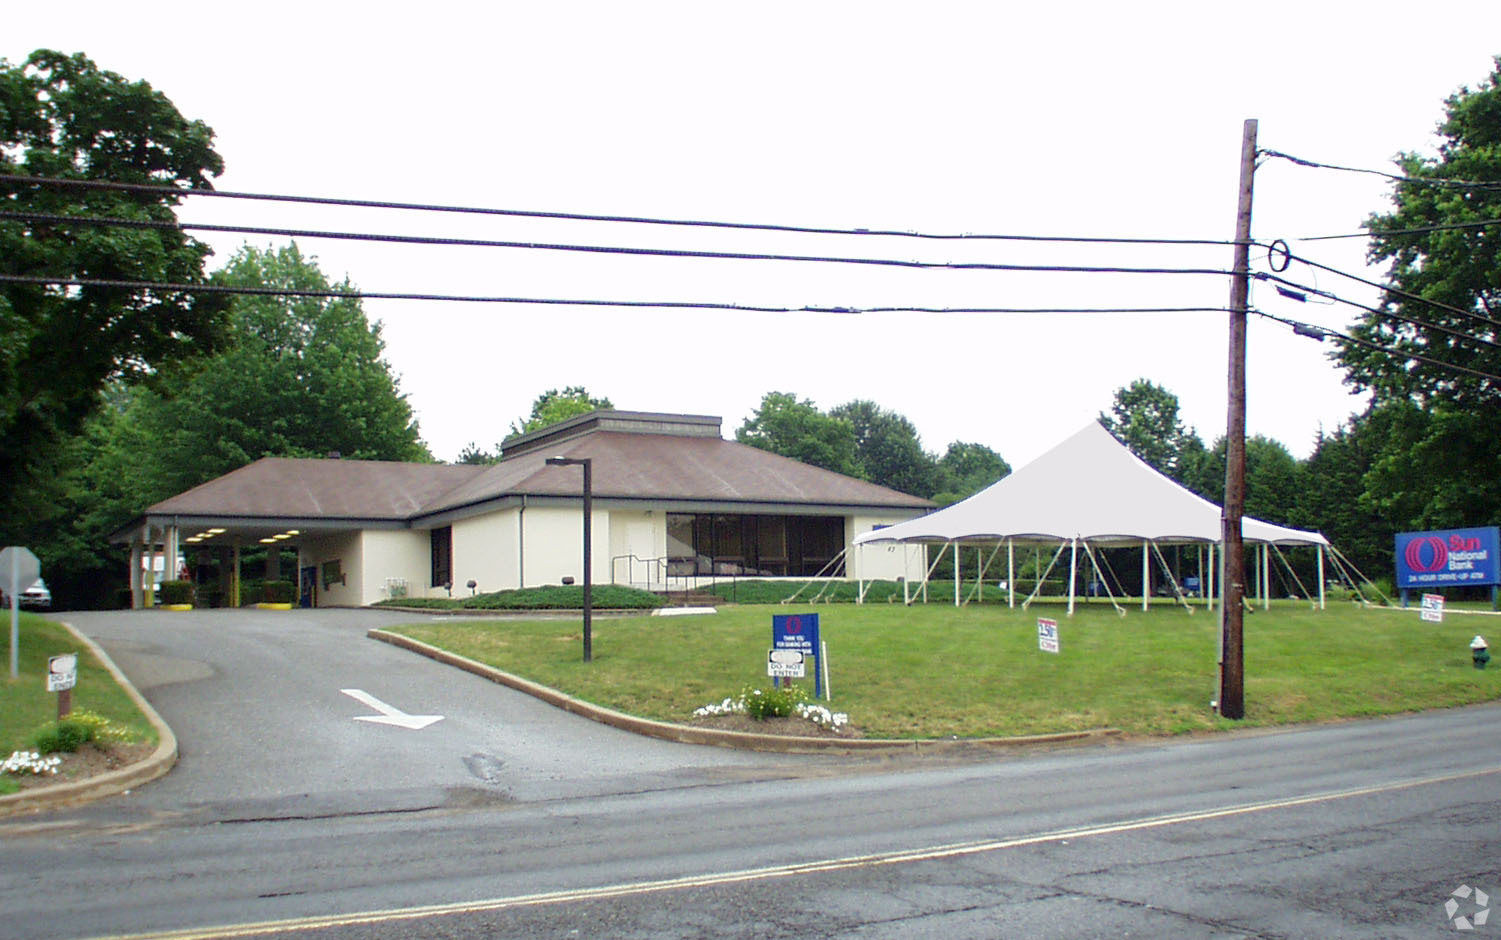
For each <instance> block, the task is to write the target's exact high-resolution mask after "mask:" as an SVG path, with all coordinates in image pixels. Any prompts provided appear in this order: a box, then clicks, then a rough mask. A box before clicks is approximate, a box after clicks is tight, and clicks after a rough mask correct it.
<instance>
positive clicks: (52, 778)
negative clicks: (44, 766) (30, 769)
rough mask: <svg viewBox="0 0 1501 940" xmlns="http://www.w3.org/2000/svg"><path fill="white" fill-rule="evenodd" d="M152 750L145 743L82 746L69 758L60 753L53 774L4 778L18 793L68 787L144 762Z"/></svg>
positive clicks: (13, 775)
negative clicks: (10, 781)
mask: <svg viewBox="0 0 1501 940" xmlns="http://www.w3.org/2000/svg"><path fill="white" fill-rule="evenodd" d="M154 750H156V745H154V744H146V743H138V744H111V745H107V746H105V747H99V746H98V745H95V744H85V745H84V746H83V747H80V748H79V749H78V750H77V751H75V752H73V753H72V754H68V753H65V752H64V753H59V754H58V755H57V756H58V757H61V758H62V759H63V762H62V764H61V765H60V766H59V767H58V768H57V773H56V774H7V775H6V777H7V779H9V780H13V781H15V782H16V783H17V784H18V785H19V786H20V787H21V789H22V790H33V789H37V788H40V787H50V786H55V785H56V784H59V783H72V782H74V781H76V780H87V779H88V778H89V777H97V776H98V775H100V774H103V773H108V772H109V771H111V770H119V769H120V768H121V767H128V766H130V765H131V764H134V763H135V762H136V761H139V760H145V759H146V758H147V757H149V756H150V755H151V752H152V751H154Z"/></svg>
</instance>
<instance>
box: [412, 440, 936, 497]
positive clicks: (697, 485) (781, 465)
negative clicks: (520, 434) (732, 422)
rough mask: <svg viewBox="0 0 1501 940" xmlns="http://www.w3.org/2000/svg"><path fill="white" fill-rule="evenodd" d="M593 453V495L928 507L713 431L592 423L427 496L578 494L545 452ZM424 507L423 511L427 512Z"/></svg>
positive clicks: (568, 472) (571, 478)
mask: <svg viewBox="0 0 1501 940" xmlns="http://www.w3.org/2000/svg"><path fill="white" fill-rule="evenodd" d="M552 456H563V457H574V458H578V457H588V458H591V459H592V460H593V462H594V463H593V476H594V480H593V486H594V496H595V498H596V499H608V498H616V499H662V500H695V501H697V500H704V501H715V502H737V503H790V504H814V505H821V506H824V505H826V506H873V507H874V506H879V507H897V508H902V509H916V510H922V509H928V508H931V507H932V505H933V504H932V503H931V502H929V501H928V500H925V499H921V498H919V497H916V496H909V495H908V494H906V493H900V492H898V491H896V490H893V489H889V488H887V487H884V486H877V485H876V484H874V483H867V482H866V481H864V480H857V479H855V478H853V477H847V476H844V475H843V474H839V473H834V472H832V471H830V470H824V469H822V468H820V467H814V466H811V465H809V464H805V463H801V462H799V461H796V460H791V459H789V458H787V457H783V456H781V455H779V454H773V453H771V452H770V451H765V450H760V449H759V448H755V447H748V446H746V445H744V444H739V443H736V442H734V441H727V440H724V439H722V438H718V437H682V436H678V435H673V434H640V433H621V432H614V431H597V432H594V433H591V434H585V435H582V436H579V437H575V438H573V439H571V440H568V441H564V442H562V443H561V444H560V445H559V446H558V447H556V448H555V449H552V450H534V451H529V452H527V453H524V454H521V455H519V456H516V457H512V458H510V459H507V460H504V461H502V462H501V463H499V464H496V465H495V466H493V467H491V468H490V469H489V470H487V471H486V472H485V474H484V475H483V476H480V477H476V478H475V479H473V480H469V481H467V482H465V483H462V484H460V485H459V486H458V487H457V488H456V489H454V490H452V491H451V492H449V493H447V494H445V495H444V496H443V497H442V498H440V499H438V500H437V501H435V502H434V503H432V504H430V505H429V506H428V507H427V509H426V512H427V513H433V512H441V511H444V510H449V509H456V508H459V507H461V506H466V505H472V504H474V503H479V502H487V501H489V500H493V499H499V498H502V497H504V496H508V495H520V494H526V495H528V496H577V495H578V493H579V472H578V470H577V469H575V468H573V467H549V466H547V465H546V463H545V461H546V459H547V458H548V457H552ZM424 514H425V513H424Z"/></svg>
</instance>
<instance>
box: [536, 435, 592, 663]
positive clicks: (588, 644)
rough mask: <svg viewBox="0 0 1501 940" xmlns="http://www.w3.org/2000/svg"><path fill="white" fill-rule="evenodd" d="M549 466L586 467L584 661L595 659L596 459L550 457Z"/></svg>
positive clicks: (548, 459)
mask: <svg viewBox="0 0 1501 940" xmlns="http://www.w3.org/2000/svg"><path fill="white" fill-rule="evenodd" d="M547 465H548V466H549V467H572V466H579V467H583V468H584V662H586V663H587V662H591V661H592V660H593V659H594V638H593V624H594V577H593V574H592V573H591V571H590V561H591V552H590V550H589V549H590V542H592V541H593V540H592V538H591V537H590V536H591V532H592V526H591V523H592V522H593V518H594V461H593V459H592V458H589V457H549V458H547Z"/></svg>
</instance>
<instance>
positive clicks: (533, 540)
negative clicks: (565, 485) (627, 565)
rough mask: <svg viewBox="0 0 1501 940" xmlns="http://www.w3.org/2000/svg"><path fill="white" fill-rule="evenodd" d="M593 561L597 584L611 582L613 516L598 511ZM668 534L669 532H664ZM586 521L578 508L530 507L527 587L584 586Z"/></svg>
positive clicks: (527, 517) (592, 538)
mask: <svg viewBox="0 0 1501 940" xmlns="http://www.w3.org/2000/svg"><path fill="white" fill-rule="evenodd" d="M593 517H594V518H593V519H592V520H591V527H592V529H593V531H592V532H591V533H590V534H591V540H592V541H593V543H594V544H593V546H592V548H591V551H592V557H591V558H590V563H591V567H592V568H593V569H594V571H593V581H594V583H595V584H608V583H609V582H610V513H609V512H605V511H601V510H598V509H596V510H595V511H594V513H593ZM664 531H665V530H664ZM583 553H584V520H583V517H582V515H581V514H580V513H579V510H578V507H576V506H573V507H561V508H554V507H543V506H530V507H528V508H527V510H526V584H525V586H526V587H538V586H540V585H544V584H559V583H561V582H562V580H563V578H564V577H565V576H566V577H571V578H573V580H574V583H575V584H582V583H584V572H583V562H584V558H583Z"/></svg>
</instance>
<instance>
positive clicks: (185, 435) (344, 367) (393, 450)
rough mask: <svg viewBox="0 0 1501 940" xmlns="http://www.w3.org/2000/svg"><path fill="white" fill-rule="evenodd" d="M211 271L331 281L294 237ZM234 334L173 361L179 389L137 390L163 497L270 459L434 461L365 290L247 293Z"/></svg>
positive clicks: (321, 284) (221, 277) (245, 251)
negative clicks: (386, 355) (212, 350)
mask: <svg viewBox="0 0 1501 940" xmlns="http://www.w3.org/2000/svg"><path fill="white" fill-rule="evenodd" d="M214 280H215V282H216V283H220V284H225V285H228V286H233V287H267V288H288V289H294V288H295V289H301V290H314V291H322V290H329V289H331V286H330V284H329V282H328V278H327V277H325V276H324V274H323V272H322V271H321V270H319V268H318V264H317V261H316V260H315V259H313V258H308V257H305V256H303V254H302V253H301V252H300V251H299V250H298V248H297V246H296V245H295V244H291V245H287V246H285V247H282V248H278V249H268V250H261V249H258V248H253V247H250V246H248V245H247V246H245V247H244V248H241V249H240V251H238V252H237V253H236V254H235V256H234V257H233V258H232V259H231V260H230V262H229V264H228V265H226V266H225V267H224V269H223V270H222V271H219V272H216V273H215V275H214ZM339 286H340V287H341V288H343V289H347V290H353V288H352V287H350V286H349V284H348V282H347V281H346V282H345V283H344V284H342V285H339ZM231 338H232V342H231V344H230V345H229V347H228V348H226V349H225V350H224V351H222V352H220V353H218V354H216V355H214V356H212V357H210V358H207V359H204V360H199V361H195V362H193V363H191V364H189V365H187V366H182V367H178V368H177V369H175V370H174V372H173V374H172V375H171V379H172V383H171V386H172V387H171V388H169V389H165V390H162V391H150V390H143V391H141V392H140V393H139V394H138V395H137V396H136V397H135V400H134V401H133V402H132V405H131V408H130V410H129V412H128V413H127V417H128V418H129V419H130V420H132V421H134V422H137V423H138V424H139V426H140V427H141V428H142V429H144V431H145V432H146V433H147V434H148V435H149V436H150V438H151V440H153V441H154V442H155V443H154V446H153V450H154V456H153V460H152V463H153V464H154V465H156V466H157V467H159V469H158V470H157V475H158V479H159V480H160V484H159V486H160V489H161V490H162V491H163V495H164V496H165V495H170V494H171V493H176V492H180V491H181V490H184V489H187V488H188V487H191V486H195V485H197V484H198V483H201V482H204V481H205V480H211V479H213V478H214V477H217V476H220V475H222V474H224V473H228V472H229V471H230V470H234V469H236V468H238V467H242V466H244V465H245V464H247V463H250V462H252V461H254V460H257V459H259V458H261V457H264V456H278V457H322V456H325V455H327V454H329V453H330V452H335V451H337V452H338V453H339V454H340V455H341V456H343V457H345V458H352V459H357V460H420V461H426V460H431V459H432V457H431V456H430V455H429V454H428V452H427V448H426V446H425V445H424V444H423V443H422V439H421V437H420V436H419V434H418V428H417V422H416V420H415V419H414V418H413V416H412V408H411V405H410V404H408V403H407V400H406V396H405V395H403V394H401V392H400V390H399V388H398V383H397V380H396V377H395V376H394V375H393V374H392V372H391V367H390V365H389V364H388V363H387V362H386V361H385V360H384V359H383V358H381V356H382V353H383V352H384V349H385V342H384V340H382V339H381V329H380V324H379V323H374V324H372V323H371V322H369V320H367V319H366V317H365V312H364V310H363V308H362V306H361V304H360V301H359V299H358V298H354V297H348V298H345V297H337V298H324V297H279V296H274V295H239V296H236V297H235V298H234V303H233V309H232V320H231Z"/></svg>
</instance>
